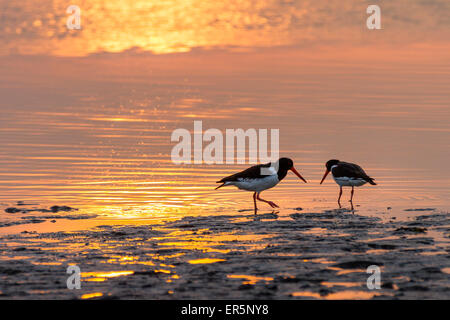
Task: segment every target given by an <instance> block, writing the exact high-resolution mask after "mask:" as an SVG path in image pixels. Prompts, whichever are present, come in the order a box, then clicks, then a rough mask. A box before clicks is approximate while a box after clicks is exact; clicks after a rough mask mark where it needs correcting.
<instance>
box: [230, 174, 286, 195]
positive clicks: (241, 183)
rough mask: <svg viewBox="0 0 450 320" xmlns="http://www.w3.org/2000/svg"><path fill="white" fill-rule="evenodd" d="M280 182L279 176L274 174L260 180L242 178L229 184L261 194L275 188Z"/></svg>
mask: <svg viewBox="0 0 450 320" xmlns="http://www.w3.org/2000/svg"><path fill="white" fill-rule="evenodd" d="M278 182H280V181H279V180H278V175H276V174H274V175H270V176H265V177H263V178H258V179H249V178H247V179H244V178H240V179H239V180H238V181H233V182H230V183H229V184H231V185H235V186H236V187H238V188H239V189H243V190H248V191H257V192H261V191H263V190H267V189H270V188H272V187H275V186H276V185H277V184H278Z"/></svg>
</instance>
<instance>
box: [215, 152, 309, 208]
mask: <svg viewBox="0 0 450 320" xmlns="http://www.w3.org/2000/svg"><path fill="white" fill-rule="evenodd" d="M277 164H278V171H277V170H276V169H275V168H276V167H277ZM288 170H291V171H292V172H294V173H295V174H296V175H297V177H299V178H300V179H302V180H303V181H304V182H305V183H306V180H305V179H303V177H302V176H301V175H300V173H298V171H297V170H295V168H294V162H293V161H292V160H291V159H289V158H280V159H279V160H278V161H277V162H276V164H275V166H272V164H271V163H270V162H269V163H266V164H258V165H256V166H253V167H250V168H248V169H246V170H244V171H241V172H238V173H236V174H233V175H231V176H228V177H225V178H223V179H222V180H220V181H217V183H222V184H221V185H220V186H218V187H217V188H216V190H217V189H219V188H221V187H225V186H236V187H238V188H239V189H242V190H247V191H254V193H253V203H254V205H255V214H256V211H257V210H258V208H257V206H256V200H259V201H262V202H266V203H268V204H269V205H270V206H271V207H272V208H279V207H278V205H277V204H275V203H274V202H272V201H267V200H264V199H261V198H260V197H259V194H260V193H261V192H262V191H264V190H267V189H270V188H272V187H275V186H276V185H277V184H278V182H280V181H281V180H283V178H284V177H286V174H287V172H288Z"/></svg>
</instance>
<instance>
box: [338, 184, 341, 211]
mask: <svg viewBox="0 0 450 320" xmlns="http://www.w3.org/2000/svg"><path fill="white" fill-rule="evenodd" d="M341 196H342V186H339V198H338V205H339V208H342V207H341Z"/></svg>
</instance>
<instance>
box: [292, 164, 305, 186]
mask: <svg viewBox="0 0 450 320" xmlns="http://www.w3.org/2000/svg"><path fill="white" fill-rule="evenodd" d="M290 170H291V171H292V172H293V173H295V175H296V176H297V177H299V178H300V179H302V180H303V181H304V182H305V183H306V180H305V179H303V177H302V176H301V174H300V173H298V171H297V170H295V168H294V167H292V168H291V169H290Z"/></svg>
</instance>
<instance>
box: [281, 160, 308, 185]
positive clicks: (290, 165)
mask: <svg viewBox="0 0 450 320" xmlns="http://www.w3.org/2000/svg"><path fill="white" fill-rule="evenodd" d="M288 170H291V171H292V172H293V173H295V175H296V176H297V177H299V178H300V179H302V180H303V181H304V182H305V183H306V180H305V179H303V177H302V176H301V175H300V173H298V171H297V170H295V168H294V161H292V160H291V159H289V158H280V159H279V160H278V179H279V180H280V181H281V180H282V179H283V178H284V177H285V176H286V174H287V172H288Z"/></svg>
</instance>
